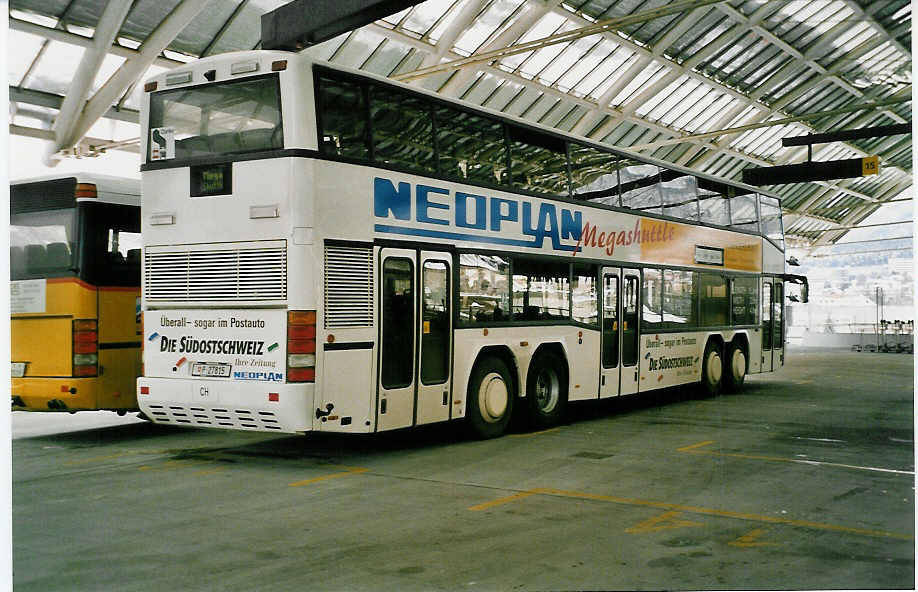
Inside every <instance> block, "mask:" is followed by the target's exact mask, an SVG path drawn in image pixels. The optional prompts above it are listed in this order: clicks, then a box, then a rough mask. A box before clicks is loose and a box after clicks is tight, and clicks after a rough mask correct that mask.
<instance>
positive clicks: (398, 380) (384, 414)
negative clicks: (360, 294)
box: [376, 249, 418, 430]
mask: <svg viewBox="0 0 918 592" xmlns="http://www.w3.org/2000/svg"><path fill="white" fill-rule="evenodd" d="M417 259H418V257H417V252H416V251H415V250H413V249H412V250H408V249H382V250H381V251H380V256H379V262H380V263H379V265H380V274H379V277H380V281H381V286H380V300H381V302H380V308H379V310H380V323H379V327H380V340H379V343H380V347H379V390H378V393H379V396H378V397H377V401H376V426H377V429H378V430H392V429H396V428H405V427H409V426H411V425H412V424H413V422H414V390H415V378H414V377H415V363H414V361H415V342H416V339H415V336H416V335H417V325H418V323H417V306H416V304H415V302H416V298H417V296H416V294H417V287H416V283H417Z"/></svg>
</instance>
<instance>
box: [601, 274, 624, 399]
mask: <svg viewBox="0 0 918 592" xmlns="http://www.w3.org/2000/svg"><path fill="white" fill-rule="evenodd" d="M621 282H622V270H621V269H619V268H618V267H604V268H603V270H602V346H601V348H600V349H601V354H600V358H601V364H600V372H601V375H600V379H599V397H600V398H605V397H615V396H618V384H619V380H620V375H621V368H622V364H621V351H622V350H621V340H622V332H621V329H622V322H621V318H622V312H621Z"/></svg>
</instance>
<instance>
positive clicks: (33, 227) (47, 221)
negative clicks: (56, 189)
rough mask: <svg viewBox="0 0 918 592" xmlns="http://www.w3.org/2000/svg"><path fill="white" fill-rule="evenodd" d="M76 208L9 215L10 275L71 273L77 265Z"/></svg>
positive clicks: (35, 275) (16, 276)
mask: <svg viewBox="0 0 918 592" xmlns="http://www.w3.org/2000/svg"><path fill="white" fill-rule="evenodd" d="M75 220H76V216H75V210H74V209H73V208H67V209H62V210H47V211H43V212H27V213H21V214H13V215H12V216H10V278H11V279H14V280H21V279H29V278H41V277H53V276H60V275H69V274H72V273H73V272H74V271H75V270H74V269H73V268H74V267H75V266H76V257H75V253H76V246H77V244H76V234H75V228H76V223H75Z"/></svg>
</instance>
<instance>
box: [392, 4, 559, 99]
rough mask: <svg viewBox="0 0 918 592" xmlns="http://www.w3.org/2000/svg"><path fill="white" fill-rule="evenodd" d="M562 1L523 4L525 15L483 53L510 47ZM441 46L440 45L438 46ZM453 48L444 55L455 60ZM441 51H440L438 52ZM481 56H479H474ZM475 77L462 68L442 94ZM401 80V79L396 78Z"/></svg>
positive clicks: (447, 84)
mask: <svg viewBox="0 0 918 592" xmlns="http://www.w3.org/2000/svg"><path fill="white" fill-rule="evenodd" d="M560 2H561V0H549V1H548V2H545V3H539V4H529V3H524V4H523V9H522V10H523V13H522V14H520V15H519V16H518V17H517V18H516V19H514V21H513V22H512V23H510V26H509V27H507V28H506V29H504V30H503V31H501V32H500V34H499V35H497V37H495V38H494V39H493V40H491V41H490V42H487V43H486V44H485V46H484V47H483V48H482V52H491V51H496V50H499V49H500V48H505V47H507V46H509V45H512V44H513V43H514V42H516V41H517V40H518V39H519V38H520V37H522V36H523V35H525V34H526V31H528V30H529V29H531V28H532V27H533V26H534V25H535V24H536V23H537V22H539V20H541V19H542V17H544V16H545V15H546V14H548V13H549V12H550V11H551V10H552V9H553V8H554V7H555V6H556V5H558V4H560ZM438 45H439V44H438ZM452 49H453V48H452V47H449V48H447V49H446V51H445V52H444V53H443V56H444V57H445V56H447V55H449V56H450V57H453V58H454V59H455V56H458V54H456V53H453V51H452ZM425 51H431V49H430V45H427V49H425ZM437 51H439V49H438V50H437ZM472 55H476V56H477V55H479V54H477V53H476V54H472ZM474 75H475V70H474V69H473V68H468V67H462V68H460V69H459V71H458V72H457V73H456V74H454V75H453V76H451V77H450V78H449V80H447V81H446V84H444V85H443V87H442V88H441V89H440V92H441V93H446V94H449V93H452V92H454V91H456V92H458V89H462V88H464V87H465V85H466V84H468V82H469V81H470V80H471V79H472V77H473V76H474ZM395 79H396V80H399V78H397V77H396V78H395Z"/></svg>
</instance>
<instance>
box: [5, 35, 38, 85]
mask: <svg viewBox="0 0 918 592" xmlns="http://www.w3.org/2000/svg"><path fill="white" fill-rule="evenodd" d="M43 42H44V39H42V38H41V37H37V36H35V35H30V34H28V33H22V32H20V31H14V30H9V31H7V39H6V43H7V53H6V56H7V57H6V69H7V79H8V80H9V84H10V85H11V86H19V83H20V82H22V77H23V76H25V73H26V71H28V69H29V66H30V65H31V64H32V61H33V60H34V59H35V56H37V55H38V51H39V50H40V49H41V46H42V43H43Z"/></svg>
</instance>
